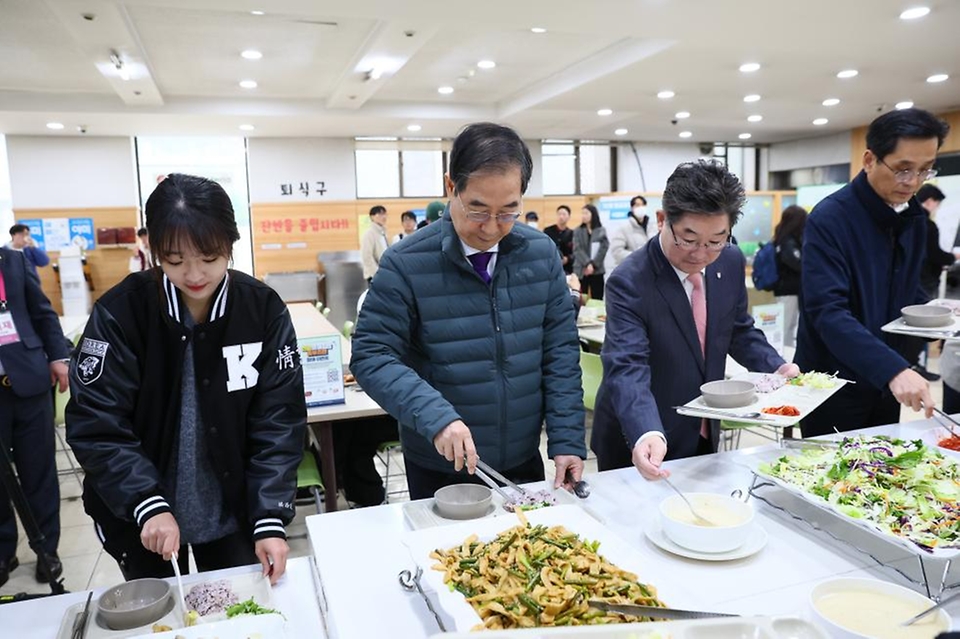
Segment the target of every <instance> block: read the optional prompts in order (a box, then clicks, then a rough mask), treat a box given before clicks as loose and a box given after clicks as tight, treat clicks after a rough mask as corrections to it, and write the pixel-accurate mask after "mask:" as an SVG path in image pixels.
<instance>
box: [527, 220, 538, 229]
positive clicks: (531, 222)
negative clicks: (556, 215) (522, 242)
mask: <svg viewBox="0 0 960 639" xmlns="http://www.w3.org/2000/svg"><path fill="white" fill-rule="evenodd" d="M527 226H532V227H533V228H535V229H539V228H540V223H539V222H534V221H532V220H531V221H529V222H527Z"/></svg>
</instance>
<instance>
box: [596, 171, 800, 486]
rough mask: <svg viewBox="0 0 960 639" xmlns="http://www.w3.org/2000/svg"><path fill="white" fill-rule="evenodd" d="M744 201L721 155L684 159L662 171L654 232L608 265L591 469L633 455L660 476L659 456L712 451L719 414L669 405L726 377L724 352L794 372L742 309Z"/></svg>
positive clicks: (746, 362) (649, 474)
mask: <svg viewBox="0 0 960 639" xmlns="http://www.w3.org/2000/svg"><path fill="white" fill-rule="evenodd" d="M744 200H745V195H744V190H743V186H742V185H741V184H740V180H738V179H737V178H736V176H734V175H733V174H732V173H730V172H729V171H728V170H727V169H726V167H724V166H723V165H722V164H720V163H719V162H710V161H704V160H701V161H699V162H690V163H685V164H681V165H680V166H678V167H677V169H676V170H675V171H674V172H673V174H672V175H671V176H670V178H669V179H668V180H667V184H666V187H665V189H664V192H663V210H661V211H657V226H658V228H659V229H660V233H659V234H658V235H655V236H654V237H653V239H652V240H651V241H650V242H648V243H647V244H646V245H645V246H644V247H643V248H641V249H640V250H639V251H637V252H635V253H632V254H631V255H630V256H629V257H627V259H626V261H625V262H624V263H623V264H622V265H621V266H620V267H619V268H618V269H617V270H616V271H614V272H613V273H612V274H611V275H610V279H609V281H608V282H607V285H608V288H607V292H608V295H607V299H606V306H607V326H606V339H605V341H604V343H603V351H602V353H601V357H602V359H603V381H602V382H601V384H600V389H599V391H598V392H597V405H596V406H597V408H596V412H595V413H594V418H593V435H592V437H591V442H590V446H591V448H592V449H593V451H594V452H595V453H596V454H597V464H598V467H599V468H600V470H610V469H613V468H627V467H629V466H631V465H633V466H634V467H635V468H636V469H637V470H638V471H639V472H640V474H641V475H642V476H643V477H645V478H646V479H658V478H659V477H661V476H668V475H669V472H668V471H666V470H663V469H661V467H660V464H661V463H662V462H663V460H664V459H679V458H684V457H690V456H693V455H703V454H709V453H712V452H715V451H716V450H717V444H718V442H719V439H720V426H719V423H718V422H717V421H716V420H706V419H700V418H698V417H685V416H683V415H680V414H678V413H677V412H676V411H675V410H674V409H673V407H674V406H680V405H683V404H686V403H687V402H689V401H690V400H692V399H694V398H696V397H697V396H698V395H700V386H701V385H702V384H704V383H705V382H711V381H715V380H720V379H723V378H724V369H725V367H726V360H727V355H728V354H729V355H731V356H732V357H733V358H734V359H735V360H736V361H738V362H739V363H740V364H742V365H743V366H744V367H745V368H746V369H747V370H750V371H758V372H764V373H772V372H774V371H776V372H777V373H779V374H781V375H784V376H786V377H795V376H796V375H797V374H798V373H799V372H800V371H799V369H798V368H797V367H796V366H795V365H794V364H787V363H785V362H784V361H783V358H782V357H780V355H779V354H778V353H777V352H776V351H775V350H774V349H773V347H772V346H770V344H769V343H767V340H766V338H765V337H764V335H763V332H761V331H760V330H759V329H757V328H756V327H755V326H754V325H753V318H752V317H751V316H750V313H749V312H748V310H747V288H746V283H745V281H744V277H745V275H744V274H745V269H746V262H745V260H744V257H743V253H742V252H741V251H740V250H739V249H738V248H737V247H735V246H732V245H731V244H730V232H731V229H732V228H733V225H734V224H735V223H736V222H737V220H738V219H739V217H740V215H741V209H742V208H743V203H744Z"/></svg>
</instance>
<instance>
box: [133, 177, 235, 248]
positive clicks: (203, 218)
mask: <svg viewBox="0 0 960 639" xmlns="http://www.w3.org/2000/svg"><path fill="white" fill-rule="evenodd" d="M145 212H146V214H147V231H148V232H149V234H150V248H151V250H152V251H153V255H154V259H156V260H160V259H163V258H165V257H166V256H167V255H170V254H171V253H178V252H180V251H181V250H182V249H183V248H185V247H184V246H183V243H184V242H186V244H187V245H192V247H193V248H194V249H196V250H197V251H198V252H199V253H200V254H201V255H223V256H224V257H227V258H229V257H231V256H232V255H233V244H234V242H236V241H237V240H239V239H240V232H239V231H238V230H237V220H236V218H235V217H234V214H233V204H231V202H230V196H228V195H227V192H226V191H224V190H223V187H222V186H220V185H219V184H217V183H216V182H214V181H213V180H208V179H206V178H202V177H197V176H195V175H184V174H182V173H171V174H170V175H168V176H167V177H166V178H165V179H164V180H163V181H161V182H160V183H159V184H157V188H156V189H154V191H153V193H152V194H150V197H149V198H148V199H147V204H146V207H145Z"/></svg>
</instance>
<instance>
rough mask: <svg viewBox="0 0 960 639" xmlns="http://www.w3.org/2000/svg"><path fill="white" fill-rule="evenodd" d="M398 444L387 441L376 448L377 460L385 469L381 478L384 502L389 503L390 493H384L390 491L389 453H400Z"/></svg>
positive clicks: (397, 442)
mask: <svg viewBox="0 0 960 639" xmlns="http://www.w3.org/2000/svg"><path fill="white" fill-rule="evenodd" d="M400 450H401V448H400V442H399V441H389V442H383V443H382V444H380V445H379V446H377V458H378V459H379V460H380V462H381V463H382V464H383V465H384V467H385V468H386V471H384V477H383V488H384V491H385V492H384V501H385V502H387V503H389V502H390V493H389V492H386V491H388V490H389V489H390V453H392V452H394V451H397V452H400Z"/></svg>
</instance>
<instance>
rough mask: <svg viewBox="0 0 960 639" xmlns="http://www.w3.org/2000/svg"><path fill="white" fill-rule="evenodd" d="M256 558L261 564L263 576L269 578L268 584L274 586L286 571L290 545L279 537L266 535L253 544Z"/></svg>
mask: <svg viewBox="0 0 960 639" xmlns="http://www.w3.org/2000/svg"><path fill="white" fill-rule="evenodd" d="M254 549H255V551H256V553H257V559H259V560H260V565H262V566H263V576H264V577H269V578H270V585H271V586H276V585H277V580H278V579H280V577H282V576H283V573H285V572H286V571H287V555H288V554H290V546H288V545H287V542H286V541H284V540H283V539H280V538H279V537H267V538H266V539H261V540H260V541H258V542H257V543H256V544H254Z"/></svg>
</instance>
